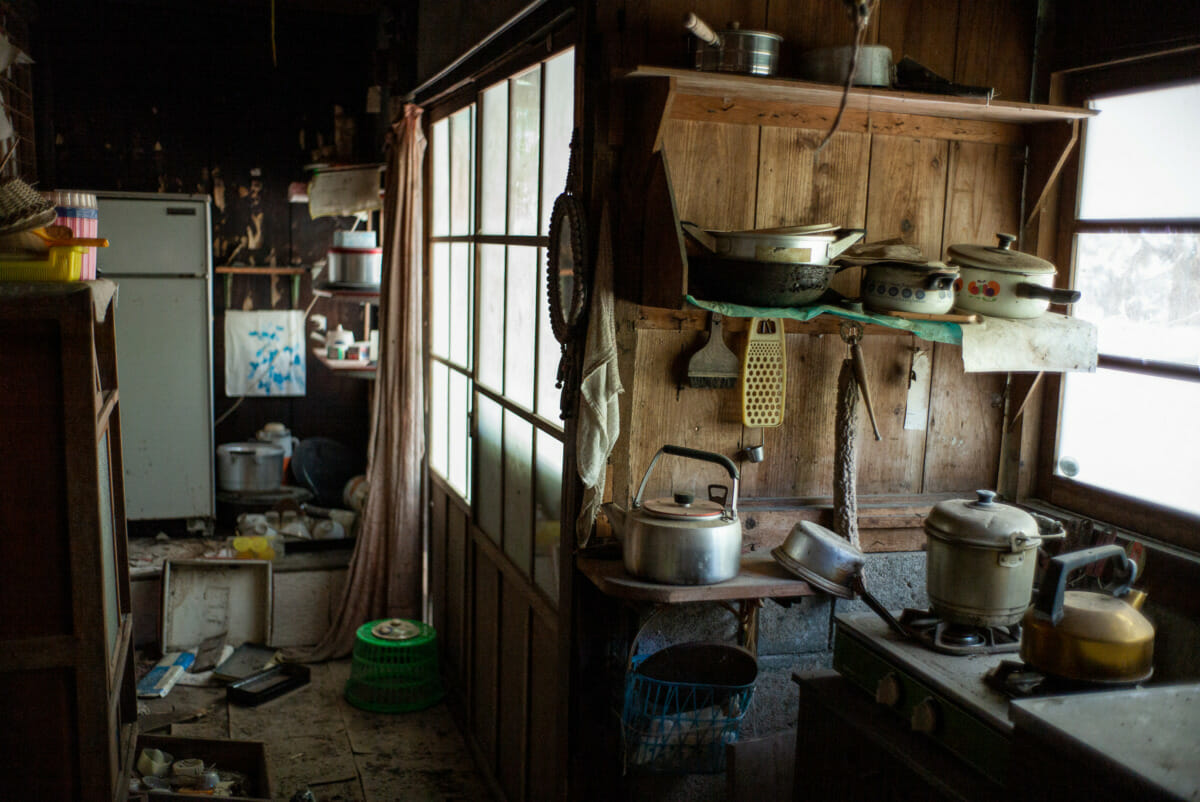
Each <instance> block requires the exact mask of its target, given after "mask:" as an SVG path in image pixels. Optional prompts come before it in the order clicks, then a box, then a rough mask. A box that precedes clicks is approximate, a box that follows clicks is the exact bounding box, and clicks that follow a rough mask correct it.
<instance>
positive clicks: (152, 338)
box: [96, 192, 215, 521]
mask: <svg viewBox="0 0 1200 802" xmlns="http://www.w3.org/2000/svg"><path fill="white" fill-rule="evenodd" d="M96 198H97V202H98V208H99V229H100V236H101V237H105V238H107V239H108V241H109V246H108V247H107V248H100V249H98V253H97V268H98V270H99V273H100V276H101V277H102V278H106V279H110V280H112V281H115V282H116V283H117V288H118V289H117V306H116V310H117V311H116V315H117V317H116V330H117V331H116V334H117V338H116V339H117V391H118V392H119V393H120V397H121V442H122V448H123V455H124V462H125V512H126V517H127V518H128V519H129V520H134V521H137V520H167V519H195V518H212V517H213V512H214V506H213V504H214V502H213V493H214V485H215V481H214V476H213V470H214V468H213V464H214V459H215V456H214V450H215V449H214V446H213V393H212V376H213V368H212V330H213V313H212V219H211V212H210V203H209V197H208V196H207V195H166V194H153V193H133V192H97V193H96Z"/></svg>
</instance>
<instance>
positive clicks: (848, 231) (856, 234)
mask: <svg viewBox="0 0 1200 802" xmlns="http://www.w3.org/2000/svg"><path fill="white" fill-rule="evenodd" d="M837 233H838V234H841V235H842V238H841V239H838V240H835V241H833V242H831V243H829V247H828V248H827V249H826V250H825V258H826V259H827V260H829V261H831V262H832V261H833V260H834V259H836V258H837V257H839V256H841V255H842V251H844V250H846V249H847V248H849V247H850V246H851V245H853V244H854V243H856V242H858V241H859V240H860V239H862V238H863V237H865V236H866V235H867V230H866V229H865V228H839V229H838V231H837Z"/></svg>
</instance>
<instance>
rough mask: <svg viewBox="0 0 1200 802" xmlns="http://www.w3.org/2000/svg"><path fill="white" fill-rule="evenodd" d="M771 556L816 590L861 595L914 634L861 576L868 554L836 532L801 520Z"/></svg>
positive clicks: (900, 628) (894, 623) (905, 633)
mask: <svg viewBox="0 0 1200 802" xmlns="http://www.w3.org/2000/svg"><path fill="white" fill-rule="evenodd" d="M771 556H772V557H774V558H775V561H776V562H777V563H779V564H780V565H782V566H783V567H784V568H786V569H787V570H788V571H790V572H791V573H793V574H795V575H796V576H798V577H799V578H801V579H803V580H804V581H805V582H808V583H809V584H810V585H812V586H813V587H814V588H816V589H817V590H820V591H823V592H825V593H828V594H829V595H831V596H836V597H837V598H839V599H853V598H854V597H855V595H858V596H861V597H862V599H863V601H864V602H866V603H867V606H868V607H870V608H871V610H873V611H874V612H875V614H876V615H878V616H879V617H880V618H882V619H883V620H884V621H885V622H886V623H887V625H888V626H889V627H891V628H892V630H893V631H895V632H896V634H898V635H900V636H901V637H906V638H907V637H910V636H911V634H910V633H909V631H908V630H907V629H905V627H904V625H903V624H901V623H900V622H899V621H897V620H896V618H895V617H894V616H892V614H891V613H890V612H888V609H887V608H886V607H884V606H883V604H882V603H880V601H879V600H878V599H876V598H875V597H874V596H872V595H871V594H870V592H868V591H867V587H866V585H865V584H864V583H863V578H862V568H863V565H864V564H866V557H865V556H864V555H863V553H862V552H861V551H859V550H858V549H856V548H855V547H854V546H853V545H851V543H850V542H849V541H848V540H846V539H845V538H843V537H840V536H838V535H837V533H835V532H831V531H830V530H828V529H826V528H825V527H823V526H821V525H820V524H815V523H813V522H812V521H801V522H800V523H798V524H796V525H795V526H793V527H792V531H791V532H789V533H788V536H787V540H785V541H784V542H783V544H782V545H780V546H776V547H775V548H774V549H772V550H771Z"/></svg>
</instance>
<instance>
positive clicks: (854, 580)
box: [850, 573, 912, 638]
mask: <svg viewBox="0 0 1200 802" xmlns="http://www.w3.org/2000/svg"><path fill="white" fill-rule="evenodd" d="M850 589H851V590H853V591H854V592H855V593H857V594H858V595H859V596H862V600H863V601H865V602H866V603H867V606H868V607H870V608H871V610H872V611H874V613H875V614H876V615H877V616H879V617H880V618H882V619H883V620H884V621H885V622H886V623H887V625H888V626H889V627H891V628H892V629H893V630H894V631H895V632H896V634H897V635H899V636H900V637H902V638H910V637H912V633H910V632H909V631H908V629H907V628H906V627H905V626H904V625H903V624H901V623H900V622H899V621H897V620H896V617H895V616H893V615H892V614H891V613H890V612H888V609H887V608H886V607H884V606H883V604H882V603H881V602H880V601H879V599H876V598H875V597H874V596H872V595H871V594H870V593H869V592H868V591H867V586H866V585H865V584H864V583H863V578H862V573H857V574H855V575H854V576H852V577H850Z"/></svg>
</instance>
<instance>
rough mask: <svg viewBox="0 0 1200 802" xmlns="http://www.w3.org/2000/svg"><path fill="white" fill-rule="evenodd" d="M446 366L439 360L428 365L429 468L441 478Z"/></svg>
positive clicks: (447, 379)
mask: <svg viewBox="0 0 1200 802" xmlns="http://www.w3.org/2000/svg"><path fill="white" fill-rule="evenodd" d="M448 382H449V377H448V376H447V370H446V366H445V365H443V364H442V363H441V362H432V363H430V365H429V443H428V447H429V468H430V470H432V471H434V472H435V473H437V474H438V475H439V476H441V477H442V478H443V479H444V478H446V476H447V471H446V438H447V429H446V412H447V407H446V404H447V399H446V395H447V384H448Z"/></svg>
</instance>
